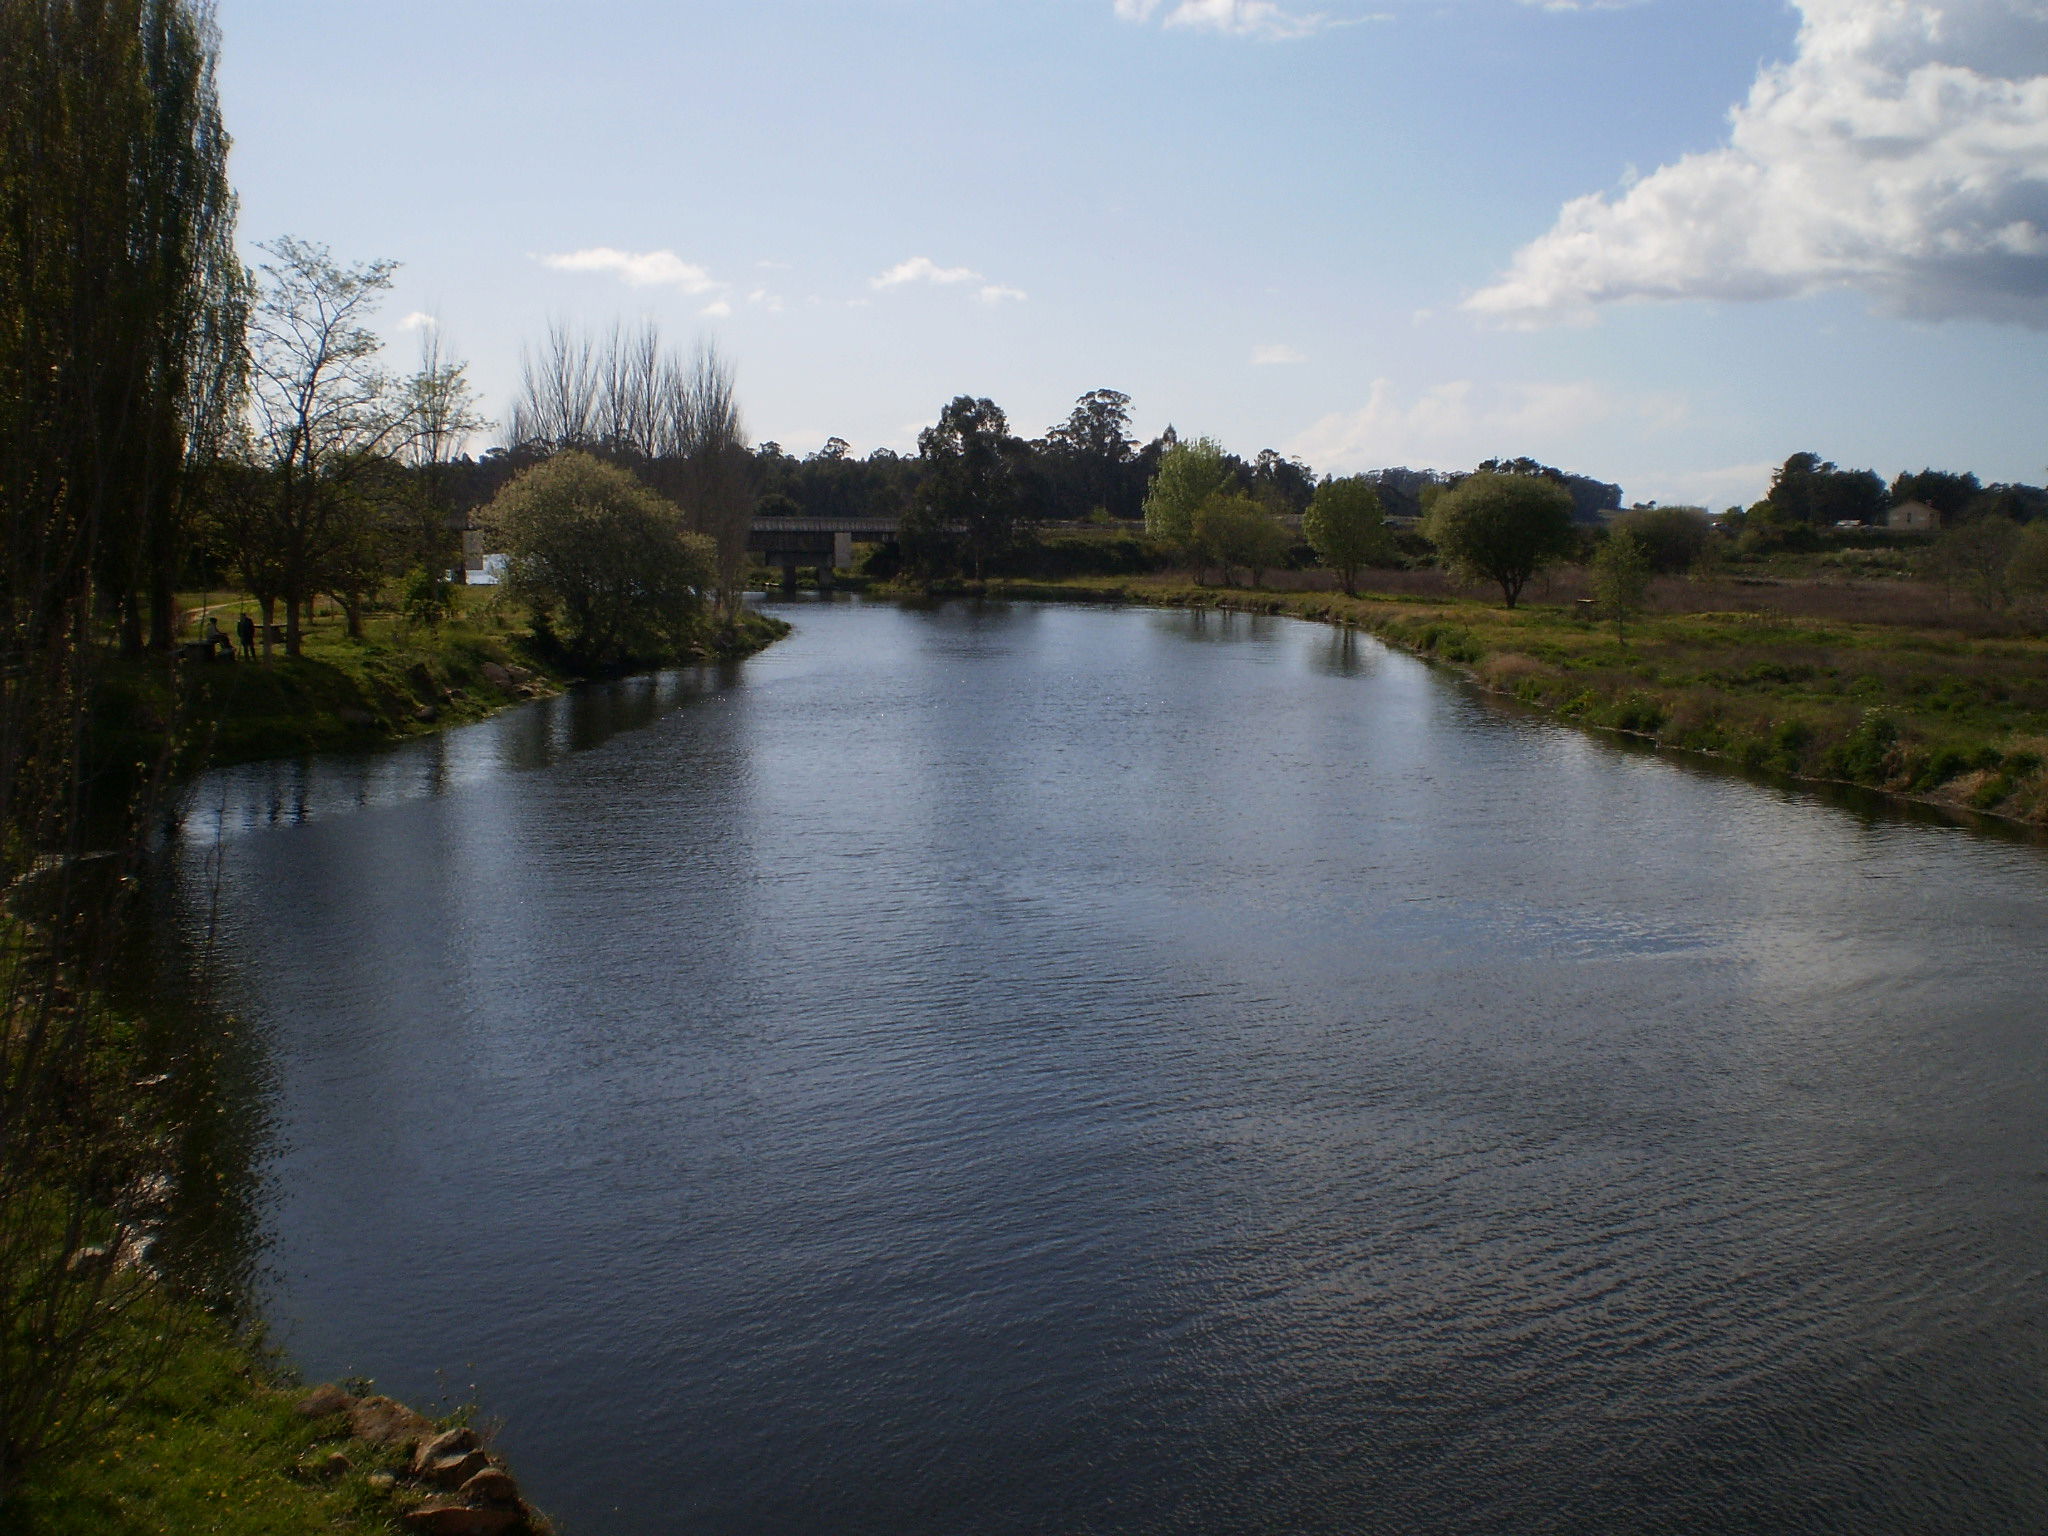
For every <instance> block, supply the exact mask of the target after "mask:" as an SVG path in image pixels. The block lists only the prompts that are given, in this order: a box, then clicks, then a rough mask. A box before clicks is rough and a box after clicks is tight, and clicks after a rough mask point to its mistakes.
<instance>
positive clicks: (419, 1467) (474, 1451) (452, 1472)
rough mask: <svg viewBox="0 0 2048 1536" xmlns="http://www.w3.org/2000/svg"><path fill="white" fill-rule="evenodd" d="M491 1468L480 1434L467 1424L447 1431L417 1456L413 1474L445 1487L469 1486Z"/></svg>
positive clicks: (430, 1442)
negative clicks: (467, 1484)
mask: <svg viewBox="0 0 2048 1536" xmlns="http://www.w3.org/2000/svg"><path fill="white" fill-rule="evenodd" d="M489 1465H490V1459H489V1458H488V1457H486V1456H485V1455H484V1452H483V1446H482V1445H481V1444H480V1443H479V1442H478V1440H477V1438H476V1431H475V1430H473V1429H471V1428H469V1427H468V1426H467V1425H463V1426H460V1427H458V1428H456V1429H449V1430H443V1431H442V1432H441V1433H440V1434H438V1435H436V1436H434V1437H433V1439H431V1440H428V1441H425V1442H424V1443H423V1444H422V1445H421V1446H420V1448H419V1450H418V1451H416V1452H415V1453H414V1454H413V1458H412V1475H413V1476H414V1477H419V1478H424V1479H426V1481H428V1482H430V1483H439V1484H440V1485H441V1486H442V1487H444V1488H453V1487H455V1486H456V1485H457V1484H460V1483H466V1482H468V1481H469V1480H470V1479H471V1478H473V1477H475V1476H476V1475H477V1473H479V1472H481V1471H483V1470H484V1469H485V1468H486V1467H488V1466H489Z"/></svg>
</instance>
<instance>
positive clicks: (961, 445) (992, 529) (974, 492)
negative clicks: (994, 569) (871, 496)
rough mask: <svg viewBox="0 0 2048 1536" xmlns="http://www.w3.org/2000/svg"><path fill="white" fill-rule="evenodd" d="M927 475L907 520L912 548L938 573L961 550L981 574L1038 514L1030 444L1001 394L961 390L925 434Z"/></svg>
mask: <svg viewBox="0 0 2048 1536" xmlns="http://www.w3.org/2000/svg"><path fill="white" fill-rule="evenodd" d="M917 456H918V461H919V463H920V464H921V465H922V466H923V470H924V478H923V481H922V483H921V484H920V485H919V486H918V490H917V495H916V497H915V499H914V500H913V502H912V504H911V508H910V511H909V512H908V513H907V514H906V515H905V517H904V520H903V524H902V541H903V547H904V554H905V556H906V557H907V558H909V559H910V561H911V563H912V564H913V565H914V566H916V567H917V568H919V569H921V570H924V571H926V572H927V573H932V572H935V571H936V570H937V568H938V567H939V566H940V565H941V564H943V563H945V561H946V560H947V558H948V557H949V556H950V557H951V558H955V559H957V560H958V561H959V563H960V564H961V565H962V566H963V567H964V568H965V569H966V570H967V571H969V572H970V573H971V574H972V575H973V577H974V579H975V580H976V581H982V580H985V579H986V578H987V575H988V566H989V562H990V561H992V560H997V559H1000V558H1001V557H1002V556H1004V555H1006V554H1008V553H1009V552H1010V551H1011V550H1012V549H1014V548H1015V547H1016V545H1017V542H1018V539H1019V537H1020V536H1021V535H1022V533H1023V530H1024V529H1025V528H1026V527H1028V526H1029V525H1030V523H1031V520H1032V494H1031V481H1030V477H1029V475H1028V473H1027V470H1026V467H1025V464H1024V459H1025V455H1024V453H1023V451H1022V445H1021V444H1020V443H1018V441H1017V440H1016V439H1015V438H1013V437H1011V435H1010V423H1009V420H1008V418H1007V417H1005V416H1004V415H1003V413H1002V410H1001V409H1000V408H999V407H998V406H997V405H996V403H995V402H994V401H993V400H987V399H976V398H975V397H973V396H971V395H958V396H955V397H954V399H953V400H952V401H950V402H949V403H948V404H947V406H946V408H945V409H944V410H942V411H941V412H940V413H939V419H938V423H937V424H936V425H935V426H930V427H926V428H925V429H924V430H923V431H922V432H920V433H919V434H918V435H917Z"/></svg>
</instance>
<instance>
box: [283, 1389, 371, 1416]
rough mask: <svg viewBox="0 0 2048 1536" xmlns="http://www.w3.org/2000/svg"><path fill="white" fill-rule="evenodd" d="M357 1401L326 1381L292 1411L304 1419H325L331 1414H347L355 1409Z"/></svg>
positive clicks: (308, 1394)
mask: <svg viewBox="0 0 2048 1536" xmlns="http://www.w3.org/2000/svg"><path fill="white" fill-rule="evenodd" d="M355 1405H356V1400H355V1399H354V1398H353V1397H351V1396H349V1394H348V1393H346V1392H344V1391H342V1390H341V1388H339V1387H337V1386H336V1385H335V1384H334V1383H333V1382H331V1381H324V1382H322V1383H321V1384H320V1385H319V1386H317V1387H315V1388H314V1389H313V1390H312V1391H310V1392H308V1393H307V1394H306V1395H305V1396H304V1397H302V1398H300V1399H299V1400H298V1402H297V1403H295V1404H294V1405H293V1408H292V1411H293V1412H294V1413H297V1414H298V1415H299V1416H300V1417H302V1418H308V1419H324V1418H326V1417H327V1415H329V1414H330V1413H347V1412H348V1411H349V1409H351V1408H353V1407H355Z"/></svg>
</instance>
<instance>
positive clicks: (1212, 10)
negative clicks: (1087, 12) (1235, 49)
mask: <svg viewBox="0 0 2048 1536" xmlns="http://www.w3.org/2000/svg"><path fill="white" fill-rule="evenodd" d="M1162 10H1164V11H1165V13H1166V14H1165V17H1164V21H1163V24H1164V25H1166V26H1169V27H1193V28H1196V29H1197V30H1201V31H1208V32H1223V33H1228V34H1231V35H1233V36H1237V37H1281V38H1285V37H1307V36H1308V35H1309V34H1311V33H1313V32H1320V31H1321V30H1322V29H1323V28H1324V27H1327V26H1330V25H1331V24H1332V23H1331V20H1330V18H1329V17H1327V16H1325V15H1323V14H1322V13H1321V12H1320V11H1317V12H1311V13H1308V14H1302V13H1299V12H1295V11H1289V10H1284V9H1282V8H1281V7H1280V6H1279V5H1277V4H1275V3H1274V0H1174V3H1172V4H1168V3H1166V0H1116V13H1117V15H1119V16H1121V17H1123V19H1124V20H1126V21H1150V20H1151V19H1152V18H1153V16H1154V15H1155V14H1157V13H1158V12H1160V11H1162Z"/></svg>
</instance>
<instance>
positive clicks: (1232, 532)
mask: <svg viewBox="0 0 2048 1536" xmlns="http://www.w3.org/2000/svg"><path fill="white" fill-rule="evenodd" d="M1287 544H1288V539H1287V530H1286V529H1285V528H1283V527H1281V526H1280V524H1279V522H1278V521H1276V520H1275V519H1274V517H1273V514H1272V513H1270V512H1268V511H1267V510H1266V509H1265V508H1264V507H1262V506H1261V505H1259V503H1258V502H1257V501H1256V500H1254V499H1253V498H1252V497H1250V496H1247V495H1245V494H1244V493H1243V492H1242V491H1218V492H1217V493H1216V494H1215V495H1213V496H1211V497H1210V498H1209V499H1208V500H1207V501H1205V502H1203V503H1202V504H1201V505H1200V506H1199V507H1197V508H1195V530H1194V547H1195V548H1196V549H1197V550H1199V551H1200V552H1201V558H1202V559H1204V560H1205V561H1208V562H1213V563H1215V564H1216V565H1219V566H1221V567H1222V568H1223V584H1224V585H1225V586H1229V585H1230V577H1231V572H1232V571H1233V570H1235V569H1236V568H1237V567H1238V566H1243V567H1244V568H1245V570H1246V572H1247V573H1248V574H1249V578H1250V582H1251V585H1252V586H1254V587H1256V586H1258V585H1260V584H1261V581H1262V579H1263V577H1264V576H1265V573H1266V572H1267V571H1268V570H1269V569H1271V568H1272V567H1273V566H1276V565H1278V564H1280V562H1281V561H1283V560H1285V559H1286V558H1287Z"/></svg>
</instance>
